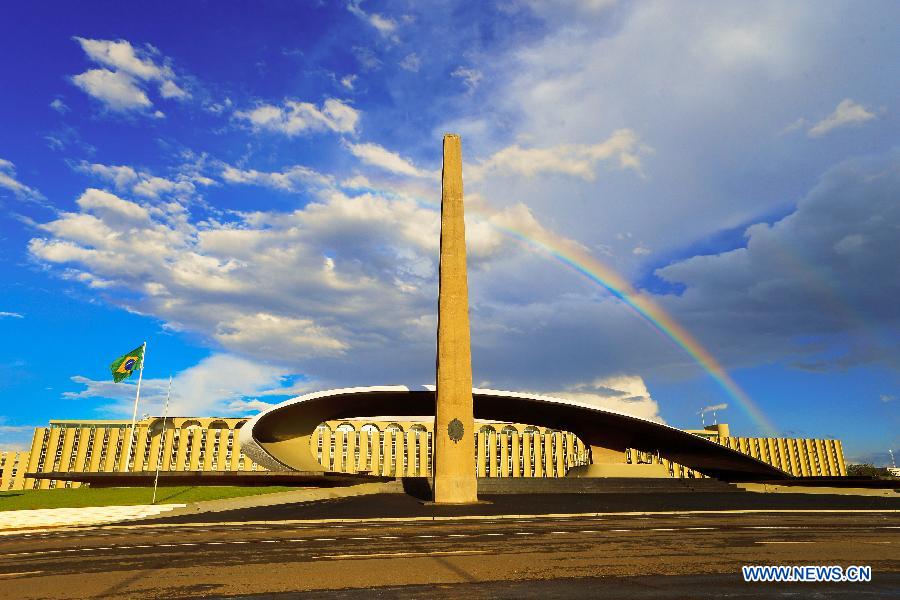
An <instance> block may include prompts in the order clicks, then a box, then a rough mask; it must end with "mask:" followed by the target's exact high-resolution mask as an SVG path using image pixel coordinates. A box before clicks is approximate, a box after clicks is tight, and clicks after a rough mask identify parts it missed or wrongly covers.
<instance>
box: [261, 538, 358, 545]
mask: <svg viewBox="0 0 900 600" xmlns="http://www.w3.org/2000/svg"><path fill="white" fill-rule="evenodd" d="M351 539H352V538H351ZM259 542H260V543H261V544H277V543H278V540H259Z"/></svg>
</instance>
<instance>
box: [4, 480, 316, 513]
mask: <svg viewBox="0 0 900 600" xmlns="http://www.w3.org/2000/svg"><path fill="white" fill-rule="evenodd" d="M296 489H301V488H298V487H287V486H265V487H238V486H194V487H188V486H181V487H161V488H159V489H158V490H157V492H156V503H157V504H187V503H189V502H199V501H201V500H218V499H221V498H234V497H237V496H256V495H259V494H271V493H274V492H286V491H289V490H296ZM152 498H153V488H145V487H130V488H95V489H91V488H88V487H81V488H74V489H68V490H67V489H57V490H17V491H10V492H0V511H4V510H26V509H34V508H78V507H83V506H126V505H130V504H150V500H151V499H152Z"/></svg>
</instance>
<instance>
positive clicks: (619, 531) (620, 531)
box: [610, 529, 631, 533]
mask: <svg viewBox="0 0 900 600" xmlns="http://www.w3.org/2000/svg"><path fill="white" fill-rule="evenodd" d="M610 531H615V532H616V533H623V532H625V531H631V530H630V529H610Z"/></svg>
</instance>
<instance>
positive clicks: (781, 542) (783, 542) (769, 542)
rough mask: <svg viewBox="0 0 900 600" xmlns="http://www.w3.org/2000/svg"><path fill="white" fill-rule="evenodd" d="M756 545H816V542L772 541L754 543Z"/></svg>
mask: <svg viewBox="0 0 900 600" xmlns="http://www.w3.org/2000/svg"><path fill="white" fill-rule="evenodd" d="M753 543H754V544H815V542H810V541H799V540H797V541H794V540H770V541H764V542H753Z"/></svg>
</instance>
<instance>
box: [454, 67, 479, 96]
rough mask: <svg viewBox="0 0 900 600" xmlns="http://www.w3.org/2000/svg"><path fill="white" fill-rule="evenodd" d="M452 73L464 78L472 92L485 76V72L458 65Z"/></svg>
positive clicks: (467, 87) (463, 80)
mask: <svg viewBox="0 0 900 600" xmlns="http://www.w3.org/2000/svg"><path fill="white" fill-rule="evenodd" d="M451 75H452V76H453V77H457V78H459V79H462V82H463V83H464V84H465V86H466V89H467V90H468V91H470V92H471V91H473V90H474V89H475V88H476V87H478V84H479V83H481V80H482V79H483V78H484V74H483V73H482V72H481V71H479V70H477V69H471V68H469V67H457V69H456V70H455V71H453V73H451Z"/></svg>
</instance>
